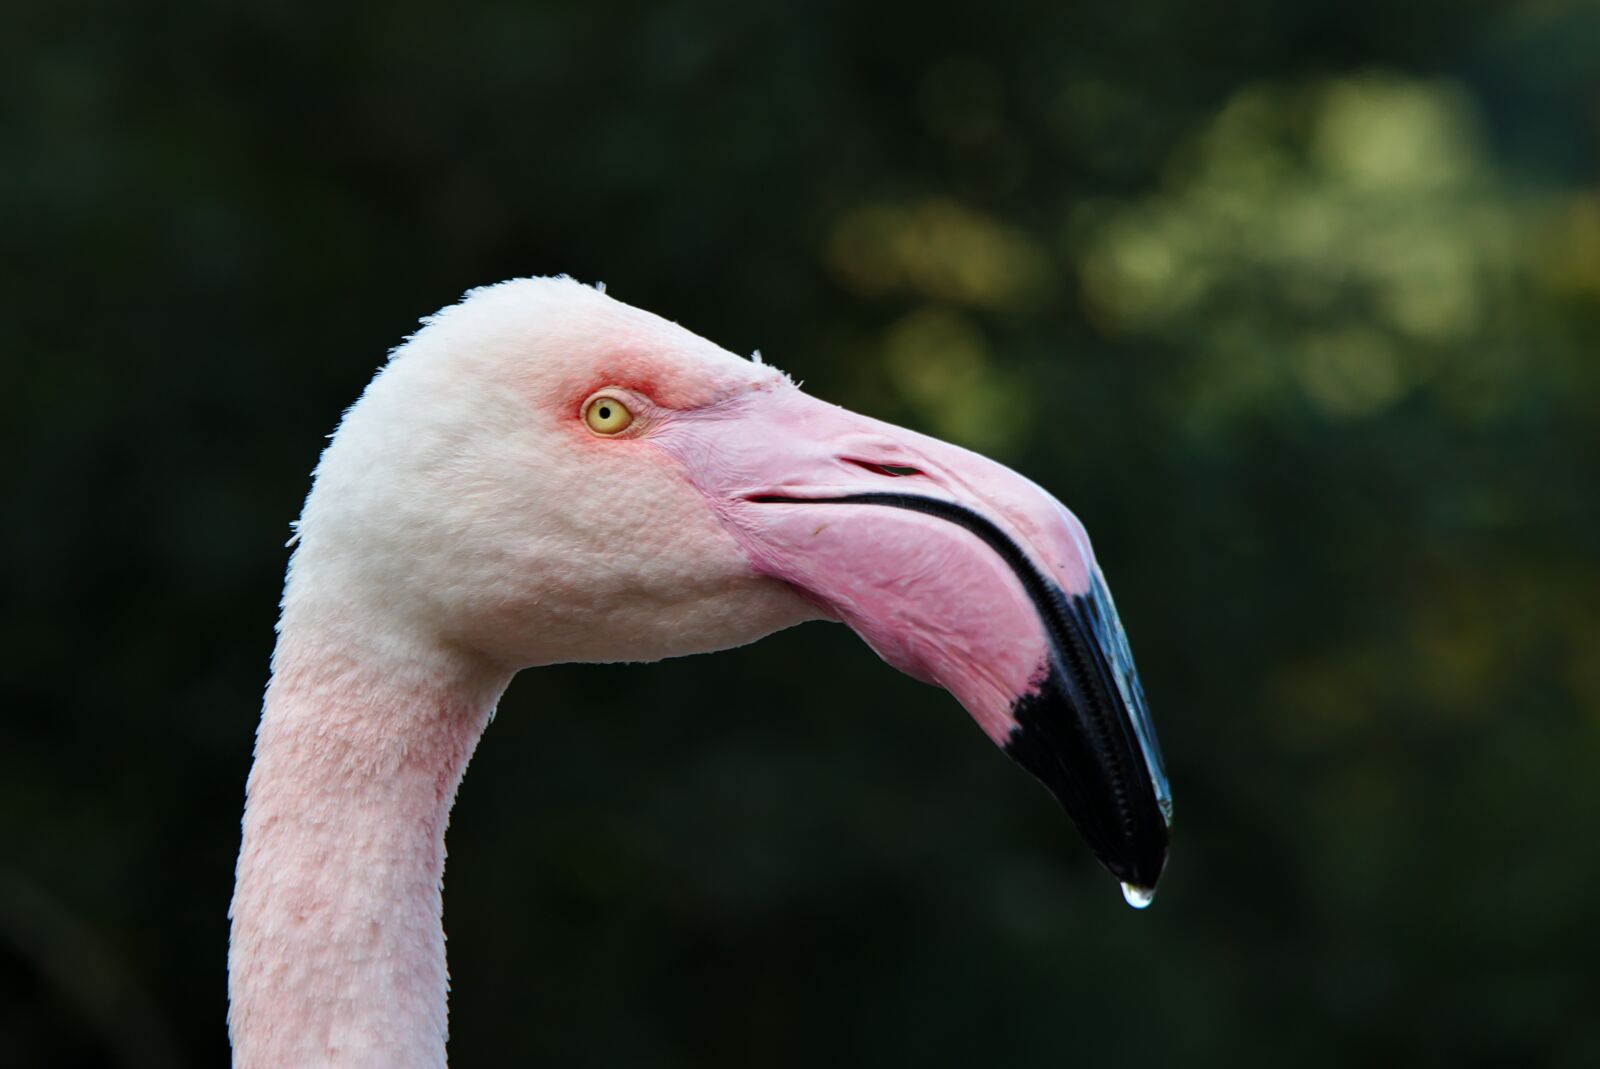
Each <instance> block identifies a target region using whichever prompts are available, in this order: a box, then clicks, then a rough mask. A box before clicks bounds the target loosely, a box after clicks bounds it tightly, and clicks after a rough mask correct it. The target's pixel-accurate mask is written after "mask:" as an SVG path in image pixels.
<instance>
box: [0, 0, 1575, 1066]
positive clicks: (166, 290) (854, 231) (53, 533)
mask: <svg viewBox="0 0 1600 1069" xmlns="http://www.w3.org/2000/svg"><path fill="white" fill-rule="evenodd" d="M0 116H3V118H0V205H3V226H0V271H3V286H0V294H3V296H0V301H3V305H0V307H3V312H4V314H3V315H0V354H3V360H4V363H3V372H4V378H3V382H4V384H5V387H6V389H5V404H4V409H3V411H4V412H5V416H4V420H3V423H0V444H3V447H4V452H5V456H6V458H7V459H6V462H5V465H4V474H3V476H0V479H3V486H4V500H5V504H6V510H7V511H6V517H5V522H4V523H3V524H0V604H3V612H0V628H3V630H0V645H3V647H4V650H5V655H4V658H3V663H0V701H3V705H4V713H3V721H0V724H3V734H0V843H3V844H4V855H3V860H0V1063H3V1064H4V1065H6V1066H42V1067H69V1066H70V1067H91V1066H92V1067H99V1066H118V1067H121V1066H128V1067H146V1066H215V1065H219V1064H223V1062H224V1060H225V1059H226V1056H227V1053H226V1052H227V1045H226V1044H227V1039H226V1032H225V1027H224V1012H225V1001H226V999H225V978H224V958H225V951H226V941H227V923H226V918H225V911H226V907H227V902H228V896H229V893H230V886H231V877H232V864H233V855H234V851H235V849H236V847H237V842H238V817H239V809H240V805H241V801H242V791H243V782H244V776H245V772H246V768H247V766H248V762H249V758H250V746H251V735H252V731H253V728H254V725H255V720H256V716H257V712H258V708H259V702H260V697H261V692H262V687H263V686H264V684H265V682H266V672H267V658H268V654H269V652H270V650H271V646H272V641H273V633H272V624H273V618H274V615H275V612H276V598H277V595H278V590H279V584H280V582H281V576H282V571H283V567H284V564H285V561H286V551H285V549H284V542H285V540H286V538H287V536H288V533H289V522H290V520H291V519H293V518H294V516H295V515H296V513H297V512H298V510H299V506H300V502H301V499H302V497H303V495H304V494H305V491H306V489H307V485H308V473H309V472H310V470H311V468H312V465H313V464H314V462H315V461H316V459H317V455H318V452H319V450H320V449H321V447H322V445H323V435H324V434H326V433H327V432H328V431H330V430H331V429H332V427H333V426H334V424H335V421H336V420H337V418H338V416H339V413H340V411H341V409H342V408H343V407H344V406H345V405H346V404H348V403H349V402H350V401H351V400H352V399H354V398H355V396H356V395H357V393H358V392H359V391H360V389H361V387H362V386H363V384H364V383H365V382H366V381H367V379H368V378H369V377H370V375H371V374H372V372H373V370H374V368H375V367H376V366H378V364H379V363H380V362H381V361H382V360H383V358H384V354H385V352H386V350H387V349H388V348H389V347H390V346H392V345H394V344H396V343H397V342H398V341H399V340H400V339H401V338H402V337H403V336H404V335H405V334H407V333H408V332H409V331H410V330H411V329H412V328H413V326H414V324H415V323H416V320H417V319H418V317H419V316H422V315H425V314H427V313H429V312H431V311H433V310H434V309H436V308H438V307H439V306H440V305H443V304H447V303H450V302H452V301H454V300H455V299H456V298H457V297H458V296H459V295H460V293H461V292H462V291H463V290H465V289H466V288H467V287H469V286H473V285H476V284H480V283H485V282H491V281H495V280H498V279H501V278H505V277H509V276H515V275H527V274H549V273H556V272H569V273H571V274H574V275H576V276H577V277H579V278H581V279H584V280H590V281H592V280H603V281H605V282H606V283H607V284H608V285H609V289H610V292H611V293H612V294H613V295H615V296H617V297H619V298H621V299H622V300H625V301H628V302H630V303H634V304H639V305H642V306H644V307H647V308H650V309H652V310H655V311H658V312H660V313H662V314H664V315H666V316H667V317H669V318H672V319H676V320H678V321H680V322H682V323H684V324H685V325H687V326H689V327H690V328H692V329H694V330H696V331H698V332H700V333H703V334H705V335H707V336H709V337H711V338H713V339H715V340H717V341H719V342H721V343H722V344H724V345H726V346H727V347H729V348H731V349H734V350H735V351H739V352H748V351H749V350H751V349H753V348H756V347H758V346H759V347H761V348H762V349H763V350H764V352H765V354H766V356H767V358H768V359H769V360H770V361H772V362H774V363H776V364H778V365H779V366H781V367H783V368H785V369H787V370H788V371H790V372H792V373H793V374H794V375H795V376H796V377H797V378H800V379H803V380H805V383H806V385H807V388H808V389H810V390H812V391H813V392H815V393H817V394H819V395H821V396H823V397H825V398H828V399H830V400H835V401H838V402H841V403H843V404H846V405H849V406H851V407H853V408H857V409H859V410H863V411H866V412H869V413H871V414H874V415H878V416H882V417H885V418H888V419H892V420H896V421H899V422H903V423H905V424H907V425H909V426H912V427H915V428H917V429H920V430H923V431H927V432H930V433H933V434H936V435H939V436H942V437H946V438H949V439H952V440H954V441H957V442H960V443H962V444H965V445H969V446H972V447H974V448H977V449H979V450H982V451H985V452H988V453H990V454H992V455H994V456H997V457H998V458H1000V459H1002V460H1004V461H1005V462H1007V463H1009V464H1011V465H1013V466H1015V467H1017V468H1019V469H1020V470H1022V471H1024V472H1026V473H1029V474H1030V475H1032V476H1034V477H1035V478H1036V479H1038V481H1040V482H1042V483H1043V484H1044V485H1045V486H1046V487H1048V488H1049V489H1050V490H1052V491H1053V492H1054V493H1056V494H1057V495H1058V496H1059V497H1061V498H1062V499H1063V500H1064V501H1066V502H1067V503H1068V504H1069V505H1070V506H1071V507H1072V508H1073V509H1074V510H1075V511H1076V512H1077V513H1078V515H1079V516H1080V517H1082V518H1083V520H1084V521H1085V522H1086V523H1087V524H1088V526H1089V528H1090V530H1091V531H1092V532H1093V534H1094V536H1095V538H1096V542H1097V546H1098V548H1099V553H1100V557H1101V560H1102V563H1103V564H1104V566H1105V569H1106V571H1107V574H1108V575H1109V576H1110V578H1111V582H1112V586H1113V588H1114V589H1115V591H1116V594H1117V598H1118V601H1119V603H1120V606H1121V609H1122V614H1123V616H1124V619H1125V622H1126V623H1127V626H1128V629H1129V632H1130V634H1131V636H1132V639H1133V645H1134V649H1135V651H1136V653H1137V655H1138V658H1139V663H1140V666H1141V668H1142V672H1143V675H1144V680H1145V686H1146V690H1147V691H1148V693H1149V695H1150V698H1151V703H1152V706H1153V709H1154V711H1155V715H1156V720H1157V724H1158V726H1159V728H1160V732H1161V736H1162V739H1163V742H1164V745H1165V749H1166V753H1167V758H1168V764H1169V766H1170V770H1171V773H1172V781H1173V785H1174V789H1175V792H1176V799H1177V825H1176V828H1175V843H1174V850H1173V855H1172V861H1171V864H1170V867H1169V869H1168V877H1167V880H1166V881H1165V883H1164V885H1163V887H1162V893H1161V896H1160V898H1159V899H1158V901H1157V902H1156V905H1155V906H1154V908H1153V909H1151V910H1150V911H1148V912H1146V913H1143V914H1139V913H1135V912H1133V911H1132V910H1129V909H1128V908H1127V907H1126V906H1125V905H1123V903H1122V900H1121V898H1120V896H1119V894H1118V890H1117V886H1116V884H1115V882H1114V881H1113V880H1111V879H1110V878H1109V877H1108V876H1106V875H1105V874H1104V873H1103V872H1102V871H1100V870H1099V869H1098V868H1097V866H1096V865H1095V864H1094V862H1093V861H1092V860H1091V858H1090V857H1089V855H1088V853H1087V851H1086V850H1085V849H1084V848H1083V846H1082V845H1081V844H1080V843H1079V842H1078V840H1077V838H1076V836H1075V835H1074V834H1073V832H1072V830H1071V828H1070V825H1069V824H1068V822H1067V820H1066V818H1065V817H1064V815H1063V814H1062V813H1061V812H1060V811H1059V809H1058V808H1057V807H1056V805H1055V804H1054V802H1053V801H1051V799H1050V798H1049V797H1048V796H1047V795H1046V794H1045V792H1044V791H1043V790H1042V789H1040V788H1039V787H1038V786H1037V785H1035V784H1034V783H1033V782H1032V781H1031V780H1029V779H1028V778H1027V777H1026V775H1024V774H1023V773H1022V772H1021V771H1020V770H1018V769H1016V768H1014V767H1012V766H1011V765H1010V764H1009V763H1008V762H1007V761H1006V759H1005V758H1004V757H1003V756H1002V755H1001V754H1000V753H999V752H998V751H996V750H995V749H994V748H993V747H991V746H990V745H989V744H988V743H987V742H986V741H985V739H984V738H983V736H982V735H981V733H980V732H979V731H977V729H976V728H975V727H974V726H973V725H972V724H971V723H970V722H969V720H968V719H967V717H966V716H965V715H964V714H963V713H962V712H961V711H960V709H959V708H958V707H957V706H956V705H955V703H954V702H953V701H952V700H951V699H950V698H949V697H948V696H946V695H944V694H942V693H940V692H938V691H935V690H932V689H929V688H926V687H922V686H919V685H917V684H915V683H912V682H910V681H908V680H906V679H904V678H901V677H899V676H898V675H896V674H895V673H894V672H893V671H891V670H889V669H888V668H886V667H884V666H883V665H881V664H879V663H878V662H877V661H876V660H875V659H874V657H873V656H872V654H871V653H870V652H869V651H868V650H867V649H866V648H865V647H864V646H863V645H862V644H861V643H859V642H858V641H857V640H856V639H855V638H854V637H853V636H851V635H850V634H849V633H848V632H847V631H845V630H844V629H843V628H839V627H829V626H824V625H821V624H813V625H808V626H806V627H803V628H800V629H798V630H796V631H792V632H788V633H785V634H782V635H779V636H777V637H774V638H772V639H769V640H767V641H765V642H763V643H760V644H758V645H756V646H753V647H750V648H747V649H743V650H739V651H735V652H732V653H727V654H721V655H717V656H714V657H704V658H698V659H689V660H684V661H677V662H669V663H664V664H657V665H650V666H632V667H621V666H616V667H585V666H571V667H564V668H556V669H548V670H542V671H538V672H534V673H529V674H527V675H526V676H525V677H524V678H522V679H520V680H519V681H518V682H517V683H516V685H515V686H514V687H513V688H512V690H511V692H510V694H509V696H508V698H507V700H506V702H505V703H504V705H503V707H502V710H501V714H500V717H499V719H498V720H497V721H496V722H495V723H494V725H493V726H492V728H491V729H490V731H489V733H488V735H487V736H486V738H485V740H484V744H483V746H482V747H481V749H480V751H479V754H478V756H477V758H476V760H475V761H474V764H473V767H472V769H471V771H470V773H469V774H468V776H467V779H466V783H465V785H464V788H463V790H462V793H461V798H460V803H459V805H458V807H457V809H456V813H455V818H454V823H453V826H452V828H451V832H450V846H451V861H450V867H449V875H448V881H447V882H448V891H447V894H446V926H447V928H448V930H449V932H450V963H451V969H452V972H453V975H454V986H455V994H454V997H453V1000H452V1021H453V1033H454V1034H453V1040H452V1055H453V1061H454V1063H455V1064H457V1065H460V1066H482V1065H522V1064H533V1063H542V1064H550V1065H574V1066H580V1065H593V1066H624V1065H625V1066H721V1065H727V1066H775V1067H787V1066H812V1065H824V1064H826V1065H851V1064H863V1065H865V1064H873V1065H919V1066H975V1065H983V1066H991V1065H992V1066H1057V1065H1102V1066H1110V1065H1160V1064H1177V1065H1186V1064H1198V1065H1228V1066H1281V1065H1286V1064H1287V1065H1296V1066H1317V1065H1348V1064H1364V1065H1365V1064H1385V1063H1397V1064H1408V1065H1432V1064H1439V1065H1444V1064H1448V1065H1467V1064H1483V1065H1512V1064H1515V1065H1531V1064H1541V1065H1557V1066H1583V1065H1596V1064H1600V1020H1597V1016H1596V1010H1595V1007H1596V1005H1597V1004H1600V972H1597V966H1596V962H1597V961H1600V924H1597V922H1596V916H1595V909H1594V906H1595V904H1596V902H1597V897H1600V889H1597V885H1600V856H1597V850H1596V843H1595V840H1596V835H1597V832H1600V799H1597V797H1596V791H1595V790H1594V789H1593V787H1592V783H1593V780H1594V777H1595V773H1596V770H1597V768H1600V502H1597V493H1596V487H1597V486H1600V364H1597V360H1596V357H1597V351H1596V350H1597V346H1600V166H1597V165H1600V6H1597V5H1596V4H1594V3H1586V2H1579V0H1537V2H1531V0H1530V2H1524V3H1505V4H1491V3H1486V2H1480V0H1457V2H1450V3H1443V2H1441V3H1409V2H1395V0H1384V2H1377V0H1349V2H1343V3H1334V2H1331V0H1318V2H1308V3H1287V2H1282V0H1241V2H1236V3H1229V4H1220V3H1208V4H1196V3H1193V2H1191V0H1120V2H1116V3H1111V2H1093V3H1082V2H1069V3H1061V2H1056V3H1038V2H1027V0H996V2H991V3H989V4H985V5H970V6H968V7H967V8H966V9H964V10H958V9H954V8H951V9H939V8H937V7H935V6H930V5H925V4H913V3H907V2H905V0H887V2H884V3H861V2H857V3H824V4H815V5H804V6H801V5H796V6H791V7H788V8H785V9H780V8H778V7H775V6H771V5H761V4H748V3H733V2H728V3H720V4H701V5H696V6H680V5H671V4H651V3H615V2H610V0H586V2H582V3H568V2H540V3H526V2H519V3H510V2H503V3H470V4H458V5H453V6H445V5H421V4H415V3H370V2H369V3H356V4H341V5H333V4H329V5H318V6H315V7H313V6H311V5H291V4H286V3H276V2H271V0H239V2H232V3H226V4H201V3H187V4H184V3H179V4H147V3H136V2H132V0H121V2H103V3H96V4H84V3H78V2H75V0H20V2H19V0H12V2H11V3H8V4H7V5H6V9H5V12H4V14H3V15H0ZM600 693H604V694H605V695H606V697H605V700H604V701H603V702H597V701H596V700H595V696H596V695H597V694H600Z"/></svg>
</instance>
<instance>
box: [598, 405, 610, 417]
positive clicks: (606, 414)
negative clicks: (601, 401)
mask: <svg viewBox="0 0 1600 1069" xmlns="http://www.w3.org/2000/svg"><path fill="white" fill-rule="evenodd" d="M600 418H601V419H610V418H611V409H609V408H607V407H605V406H604V405H601V406H600Z"/></svg>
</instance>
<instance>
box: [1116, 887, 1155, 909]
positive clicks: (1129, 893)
mask: <svg viewBox="0 0 1600 1069" xmlns="http://www.w3.org/2000/svg"><path fill="white" fill-rule="evenodd" d="M1122 897H1123V898H1125V899H1127V902H1128V905H1130V906H1132V907H1133V908H1134V909H1144V908H1145V907H1146V906H1148V905H1149V904H1150V903H1152V902H1154V901H1155V900H1156V889H1155V888H1154V887H1135V886H1134V885H1133V884H1131V883H1125V884H1123V885H1122Z"/></svg>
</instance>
